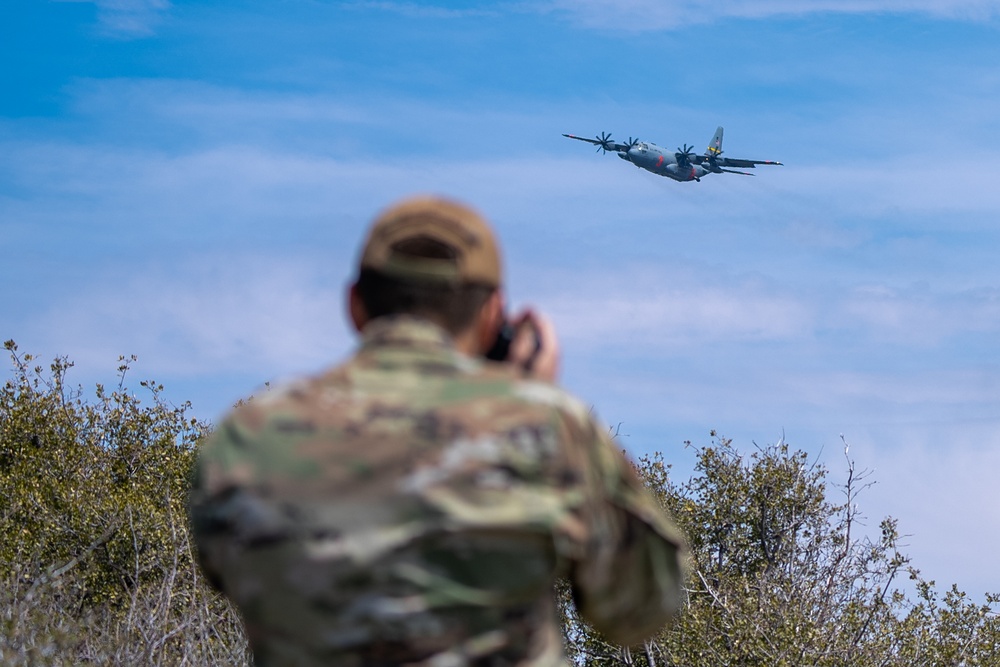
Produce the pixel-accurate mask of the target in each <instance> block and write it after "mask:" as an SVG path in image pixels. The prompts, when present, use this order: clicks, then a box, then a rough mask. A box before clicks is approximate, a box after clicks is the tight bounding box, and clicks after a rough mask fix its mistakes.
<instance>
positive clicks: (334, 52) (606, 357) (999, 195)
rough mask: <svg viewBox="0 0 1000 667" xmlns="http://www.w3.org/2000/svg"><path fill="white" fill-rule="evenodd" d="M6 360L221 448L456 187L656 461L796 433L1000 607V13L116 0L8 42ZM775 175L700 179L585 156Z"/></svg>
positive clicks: (591, 0)
mask: <svg viewBox="0 0 1000 667" xmlns="http://www.w3.org/2000/svg"><path fill="white" fill-rule="evenodd" d="M0 56H2V57H3V59H4V62H5V63H8V66H6V67H4V68H3V69H2V71H0V91H2V92H0V244H2V250H3V261H2V263H0V279H2V280H3V283H4V284H5V285H6V286H7V288H6V289H5V290H4V292H3V296H2V297H0V298H2V301H0V304H2V309H0V312H2V314H3V315H2V320H0V324H2V326H0V336H2V337H3V338H4V339H7V338H14V339H15V340H16V341H17V342H18V343H19V345H20V346H21V349H22V350H24V351H30V352H33V353H36V354H39V355H42V356H43V357H45V356H48V357H51V356H54V355H57V354H58V355H66V356H68V357H70V358H71V359H73V360H74V361H76V363H77V368H76V369H75V370H74V376H73V379H75V380H76V381H77V382H79V383H81V384H84V385H90V384H92V383H93V382H97V381H104V382H110V381H111V380H112V379H113V376H114V368H115V367H116V366H117V361H116V360H117V358H118V355H119V354H126V355H128V354H136V355H137V356H138V357H139V362H138V364H136V366H135V371H134V372H135V373H136V378H135V379H136V384H137V380H138V378H140V377H141V378H155V379H156V380H158V381H160V382H162V383H164V384H165V385H166V386H167V395H168V397H169V398H170V399H171V400H173V401H175V402H181V401H184V400H191V401H192V402H193V404H194V411H195V414H197V415H198V416H201V417H203V418H206V419H215V418H217V416H218V415H219V414H220V413H221V412H222V411H224V410H225V409H226V407H227V406H228V405H230V404H232V403H233V402H234V401H235V400H236V399H237V398H239V397H240V396H242V395H245V394H247V393H249V392H252V391H254V390H255V389H256V388H258V387H259V386H260V385H261V384H262V383H263V382H265V381H278V380H280V379H281V378H286V377H289V376H290V375H292V374H294V373H297V372H302V371H305V370H310V369H316V368H318V367H320V366H323V365H326V364H329V363H332V362H333V361H335V360H337V359H340V358H343V357H344V356H345V355H346V354H348V352H349V350H350V348H351V345H352V343H353V338H352V335H351V334H350V332H349V330H348V328H347V326H346V325H345V323H344V320H343V317H342V311H343V299H342V297H343V292H344V288H345V285H346V283H347V280H348V278H349V276H350V274H351V271H352V269H353V262H354V257H355V252H356V249H357V244H358V242H359V240H360V236H361V234H362V232H363V230H364V228H365V226H366V225H367V224H368V221H369V220H370V219H371V218H372V216H373V215H374V214H375V213H376V212H377V211H378V209H380V208H381V207H383V206H384V205H386V204H388V203H389V202H390V201H392V200H394V199H395V198H397V197H399V196H402V195H405V194H408V193H413V192H422V191H432V192H439V193H445V194H450V195H454V196H457V197H460V198H462V199H464V200H466V201H468V202H470V203H472V204H474V205H475V206H477V207H478V208H480V209H481V210H482V211H483V212H484V213H486V215H487V216H488V217H489V218H491V219H492V220H493V221H494V223H495V225H496V227H497V229H498V231H499V233H500V235H501V237H502V241H503V244H504V248H505V255H506V265H507V268H508V272H509V293H510V298H511V300H512V301H513V302H514V303H515V304H525V303H532V304H535V305H537V306H539V307H541V308H542V309H543V310H546V311H547V312H549V313H551V314H552V316H553V317H554V319H555V321H556V324H557V326H558V327H559V329H560V331H561V334H562V337H563V341H564V347H565V356H564V374H563V380H564V384H566V385H567V386H568V387H569V388H570V389H572V390H573V391H575V392H576V393H578V394H580V395H581V396H582V397H583V398H584V399H585V400H587V401H588V402H590V403H593V405H594V406H595V409H596V410H597V411H598V413H599V414H600V415H601V416H602V417H603V418H604V419H605V420H606V421H608V422H610V423H614V424H618V423H621V427H620V428H621V432H622V434H623V437H622V440H621V442H622V443H623V445H624V446H625V447H627V448H628V449H629V450H630V451H632V452H633V453H635V454H641V453H647V452H652V451H657V450H659V451H663V452H664V454H665V455H666V457H667V459H668V460H673V461H675V462H676V463H677V467H678V469H679V471H681V472H682V474H683V473H684V472H686V471H687V470H689V469H690V465H691V461H692V454H691V451H690V450H685V449H684V447H683V442H684V441H685V440H691V441H693V442H695V443H696V444H700V445H705V444H708V443H709V438H708V432H709V430H710V429H716V430H718V431H719V432H720V433H722V434H724V435H726V436H728V437H732V438H733V439H734V440H735V441H736V443H737V444H738V445H739V446H740V447H742V448H744V449H747V450H750V449H752V447H753V442H757V443H761V444H763V443H768V442H774V441H776V440H777V439H778V438H780V437H781V436H782V433H784V436H785V438H786V439H787V440H788V441H789V442H790V443H791V444H792V445H793V446H795V447H799V448H802V449H805V450H807V451H809V452H812V453H814V454H815V455H816V456H817V457H818V458H819V460H821V461H823V462H825V463H827V465H829V467H830V468H831V471H832V477H833V478H834V479H841V478H842V475H841V472H842V471H843V469H844V459H843V444H842V442H841V437H840V436H841V434H843V436H844V438H845V439H846V440H847V442H849V443H850V445H851V450H850V454H851V456H852V457H853V458H855V459H856V460H857V462H858V465H859V467H861V468H869V469H873V470H874V471H875V473H874V478H875V479H877V480H878V483H877V485H876V486H875V487H873V488H872V489H870V490H869V491H868V492H867V494H866V496H865V497H864V498H863V501H864V504H863V506H864V508H865V509H866V511H867V513H868V515H869V517H870V518H869V524H870V525H871V526H872V527H875V526H877V524H878V521H879V519H880V518H881V517H882V516H883V515H886V514H891V515H893V516H896V517H897V518H899V520H900V528H901V530H902V531H903V532H904V533H907V534H909V535H911V537H910V538H909V544H910V547H909V553H910V554H911V555H912V556H913V557H914V562H915V564H916V565H917V566H918V567H920V568H921V569H922V570H923V572H924V574H925V575H927V576H929V577H931V578H934V579H936V580H937V581H938V582H939V583H941V584H950V583H952V582H956V583H958V584H959V585H960V586H961V587H963V588H965V589H967V590H969V591H970V592H973V593H976V594H979V593H981V592H982V591H985V590H992V591H1000V574H997V571H996V568H995V566H994V560H995V555H994V554H995V553H996V551H997V547H998V546H1000V537H998V536H1000V502H998V493H997V490H996V484H995V481H994V478H995V476H996V472H997V471H998V470H1000V359H998V355H997V344H996V341H997V338H998V334H1000V268H998V262H997V254H998V250H1000V187H997V183H998V182H1000V138H998V137H1000V133H998V131H1000V2H998V1H997V0H988V1H987V0H965V1H963V0H951V1H949V2H943V1H937V0H882V1H880V2H875V1H873V0H871V1H870V0H837V1H836V2H833V1H832V0H830V1H824V0H756V1H750V0H714V1H713V2H711V3H708V2H699V3H689V2H685V3H680V2H669V1H665V0H578V1H575V2H570V1H569V0H539V1H537V2H531V3H528V2H506V3H505V2H473V1H469V2H438V3H436V4H434V3H416V2H393V1H385V2H333V1H321V0H267V1H265V0H257V1H252V0H245V1H236V0H220V1H215V2H208V1H206V2H193V1H183V0H175V1H173V2H168V1H167V0H96V1H67V2H43V1H41V0H32V1H28V2H18V3H13V4H12V6H11V7H8V8H7V11H6V12H5V20H4V21H3V22H2V25H0ZM718 125H723V126H725V128H726V141H725V149H726V153H727V154H728V155H731V156H735V157H748V158H759V159H776V160H781V161H783V162H784V163H785V166H783V167H774V168H760V169H758V170H757V172H756V173H757V176H756V178H742V177H737V176H729V175H720V176H714V175H713V176H709V177H707V178H705V179H704V180H703V181H702V182H701V183H684V184H682V183H674V182H672V181H668V180H666V179H663V178H659V177H657V176H654V175H652V174H649V173H647V172H642V171H639V170H636V169H634V168H632V167H631V166H630V165H628V164H626V163H624V162H622V161H621V160H618V159H617V158H615V157H614V156H612V155H608V156H603V155H599V154H595V153H594V151H593V150H592V149H591V148H589V147H588V146H587V145H585V144H582V143H579V142H572V141H569V140H566V139H564V138H563V137H561V136H560V135H561V133H563V132H566V133H573V134H579V135H584V136H592V135H595V134H597V133H599V132H602V131H608V132H612V133H613V135H614V136H615V137H616V138H618V139H621V140H624V139H626V138H627V137H629V136H638V137H641V138H642V139H645V140H647V141H653V142H656V143H659V144H661V145H663V146H666V147H669V148H673V147H675V146H679V145H681V144H682V143H688V144H694V145H695V146H696V149H697V150H699V151H700V150H703V149H704V146H705V145H707V142H708V140H709V139H710V138H711V136H712V133H713V132H714V130H715V127H716V126H718Z"/></svg>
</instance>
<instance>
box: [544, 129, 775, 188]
mask: <svg viewBox="0 0 1000 667" xmlns="http://www.w3.org/2000/svg"><path fill="white" fill-rule="evenodd" d="M563 136H564V137H569V138H570V139H576V140H578V141H586V142H588V143H591V144H594V145H595V146H597V150H599V151H604V152H605V153H607V152H608V151H613V152H615V153H618V157H620V158H621V159H623V160H628V161H629V162H631V163H632V164H634V165H635V166H636V167H641V168H642V169H645V170H646V171H651V172H653V173H654V174H658V175H659V176H666V177H667V178H672V179H674V180H675V181H701V177H702V176H707V175H708V174H721V173H727V174H740V175H742V176H753V174H748V173H746V172H745V171H736V170H735V169H726V167H739V168H741V169H753V168H755V167H756V166H757V165H758V164H778V165H780V164H781V163H780V162H775V161H774V160H743V159H739V158H731V157H721V156H722V128H721V127H720V128H719V129H717V130H716V131H715V136H714V137H712V142H711V143H710V144H709V145H708V148H706V149H705V154H704V155H695V154H694V153H692V152H691V151H692V150H693V149H694V146H688V145H687V144H684V147H683V148H678V149H677V151H676V152H674V151H668V150H666V149H664V148H660V147H659V146H657V145H656V144H651V143H648V142H645V141H639V140H638V139H633V138H631V137H629V140H628V143H627V144H620V143H618V142H617V141H614V140H612V139H611V135H610V134H606V133H604V132H601V134H600V136H598V137H596V138H594V139H587V138H586V137H577V136H574V135H572V134H564V135H563Z"/></svg>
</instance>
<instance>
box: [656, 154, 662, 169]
mask: <svg viewBox="0 0 1000 667" xmlns="http://www.w3.org/2000/svg"><path fill="white" fill-rule="evenodd" d="M662 166H663V156H662V155H661V156H660V157H658V158H657V159H656V167H657V168H660V167H662Z"/></svg>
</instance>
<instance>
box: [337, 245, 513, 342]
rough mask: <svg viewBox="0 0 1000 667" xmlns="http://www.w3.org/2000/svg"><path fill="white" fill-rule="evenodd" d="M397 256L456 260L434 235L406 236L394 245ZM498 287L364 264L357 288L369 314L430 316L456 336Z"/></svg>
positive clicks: (451, 249) (453, 251)
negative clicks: (412, 275) (420, 276)
mask: <svg viewBox="0 0 1000 667" xmlns="http://www.w3.org/2000/svg"><path fill="white" fill-rule="evenodd" d="M393 253H394V254H395V255H396V256H406V257H410V258H412V259H429V260H438V261H444V262H448V261H455V250H454V249H453V248H452V247H451V246H449V245H447V244H445V243H441V242H438V241H436V240H434V239H430V238H426V237H419V238H413V239H407V240H406V241H402V242H399V243H397V244H396V245H395V246H394V247H393ZM494 291H496V288H494V287H492V286H490V285H483V284H480V283H455V282H447V281H435V280H414V279H412V278H403V277H398V276H394V275H392V274H390V273H386V272H385V271H379V270H377V269H370V268H365V267H362V268H361V271H360V273H359V274H358V282H357V292H358V296H359V297H360V299H361V303H363V304H364V306H365V310H366V311H367V313H368V317H370V318H372V319H375V318H377V317H382V316H385V315H415V316H417V317H423V318H425V319H428V320H431V321H432V322H435V323H437V324H439V325H441V326H442V327H444V328H445V330H446V331H448V333H450V334H451V335H453V336H455V335H458V334H460V333H462V332H464V331H465V330H466V329H468V328H469V326H470V325H471V324H472V322H473V320H475V318H476V315H478V313H479V311H480V309H481V308H482V307H483V304H485V303H486V300H487V299H489V298H490V295H491V294H493V292H494Z"/></svg>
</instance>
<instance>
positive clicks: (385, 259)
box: [361, 196, 501, 287]
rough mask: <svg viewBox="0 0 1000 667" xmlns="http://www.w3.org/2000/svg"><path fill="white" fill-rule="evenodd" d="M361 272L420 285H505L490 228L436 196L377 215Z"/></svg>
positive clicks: (413, 200)
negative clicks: (430, 283) (502, 282)
mask: <svg viewBox="0 0 1000 667" xmlns="http://www.w3.org/2000/svg"><path fill="white" fill-rule="evenodd" d="M361 268H362V269H374V270H376V271H379V272H381V273H384V274H387V275H391V276H395V277H397V278H402V279H404V280H412V281H418V282H444V283H451V284H462V283H476V284H480V285H486V286H488V287H499V286H500V284H501V280H500V277H501V276H500V253H499V251H498V250H497V243H496V239H495V238H494V236H493V230H492V229H490V225H489V223H487V222H486V220H485V219H484V218H483V217H482V216H480V215H479V214H478V213H477V212H476V211H474V210H472V209H471V208H469V207H468V206H466V205H464V204H460V203H458V202H456V201H453V200H450V199H445V198H443V197H436V196H417V197H410V198H407V199H404V200H402V201H400V202H398V203H396V204H394V205H392V206H390V207H389V208H387V209H386V210H384V211H383V212H382V213H381V214H379V216H378V217H377V218H375V221H374V222H373V223H372V227H371V230H370V231H369V232H368V239H367V240H366V241H365V245H364V248H363V249H362V252H361Z"/></svg>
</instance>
